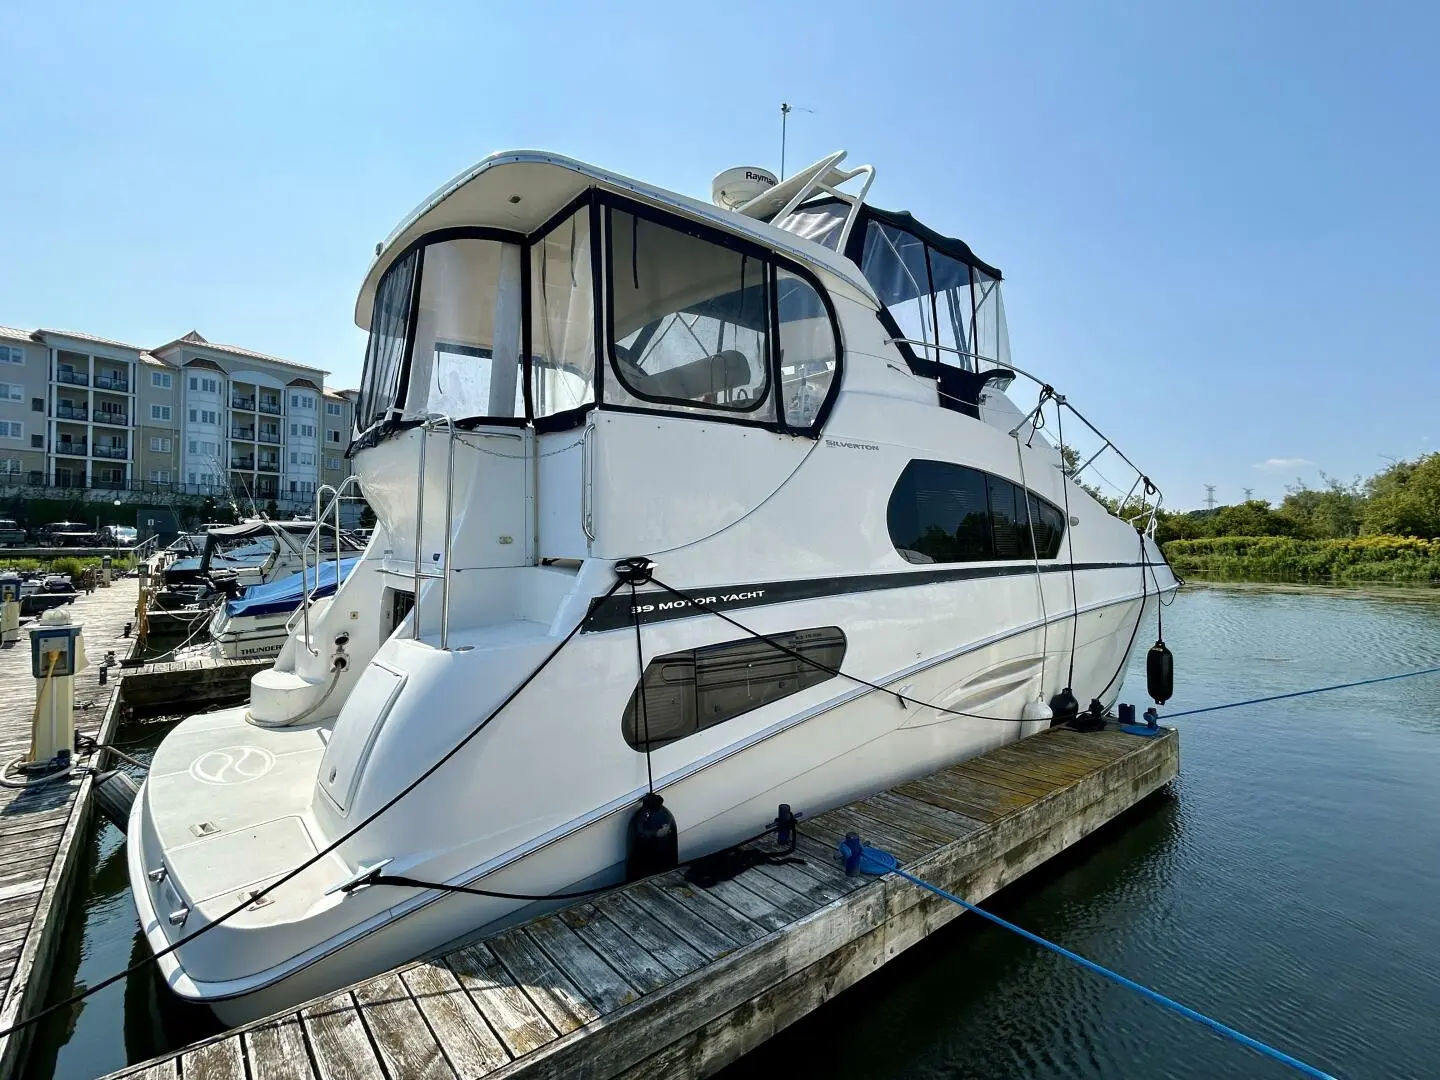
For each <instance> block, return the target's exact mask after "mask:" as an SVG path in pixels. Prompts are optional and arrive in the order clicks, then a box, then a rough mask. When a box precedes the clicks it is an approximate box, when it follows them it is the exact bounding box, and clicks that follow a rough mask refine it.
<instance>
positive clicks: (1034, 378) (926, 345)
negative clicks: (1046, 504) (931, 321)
mask: <svg viewBox="0 0 1440 1080" xmlns="http://www.w3.org/2000/svg"><path fill="white" fill-rule="evenodd" d="M901 343H903V344H906V345H915V346H918V347H920V348H922V349H934V350H936V351H937V352H945V353H951V354H953V355H955V356H963V357H967V358H969V359H972V360H977V361H978V360H984V361H985V362H986V363H990V364H994V365H995V366H996V367H999V368H1004V369H1005V370H1006V371H1013V372H1015V374H1017V375H1024V376H1025V378H1027V379H1029V380H1030V381H1031V382H1033V383H1034V384H1035V385H1036V386H1039V387H1040V388H1041V389H1049V391H1050V396H1051V397H1052V399H1053V400H1054V401H1055V402H1056V404H1057V406H1059V407H1062V408H1066V409H1069V410H1070V411H1071V412H1072V413H1073V414H1074V415H1075V418H1076V419H1077V420H1079V421H1080V422H1081V423H1082V424H1084V425H1085V426H1086V427H1087V428H1089V429H1090V431H1091V433H1092V434H1094V435H1095V437H1096V438H1098V439H1102V440H1104V442H1105V445H1104V446H1102V447H1101V448H1100V449H1099V450H1098V451H1096V452H1095V453H1094V454H1092V455H1091V456H1090V458H1089V460H1087V461H1086V462H1085V464H1084V465H1082V466H1081V467H1080V468H1078V469H1076V470H1075V471H1074V472H1073V473H1068V474H1067V475H1068V476H1069V478H1070V479H1072V480H1075V479H1076V478H1077V477H1079V475H1080V474H1081V473H1082V472H1084V471H1085V470H1086V469H1088V468H1089V467H1090V465H1091V463H1092V462H1094V460H1095V459H1096V458H1098V457H1099V456H1100V455H1101V454H1103V453H1104V452H1105V451H1106V450H1107V449H1109V450H1114V451H1115V456H1116V457H1118V458H1119V459H1120V460H1121V461H1123V462H1124V463H1125V464H1126V465H1128V466H1130V468H1131V469H1133V470H1134V471H1135V475H1136V476H1137V477H1138V478H1139V479H1138V480H1137V484H1138V483H1141V482H1143V483H1144V484H1145V485H1146V486H1147V488H1148V490H1149V491H1152V492H1153V493H1154V494H1155V495H1156V499H1155V505H1154V506H1153V507H1152V508H1151V509H1150V526H1151V527H1153V526H1154V523H1155V516H1156V514H1158V512H1159V509H1160V503H1161V501H1162V500H1163V499H1164V495H1163V493H1162V492H1161V491H1160V489H1159V488H1158V487H1157V486H1156V485H1155V483H1154V482H1153V481H1152V480H1151V479H1150V477H1149V476H1148V475H1146V473H1145V471H1144V470H1143V469H1141V468H1140V466H1138V465H1136V464H1135V463H1134V462H1133V461H1131V460H1130V459H1129V458H1128V457H1126V456H1125V452H1124V451H1123V450H1121V449H1120V448H1119V447H1118V446H1116V445H1115V442H1114V440H1112V439H1111V438H1110V437H1109V436H1108V435H1106V434H1105V433H1104V432H1103V431H1101V430H1100V429H1099V428H1097V427H1096V426H1095V425H1094V424H1092V423H1091V422H1090V421H1089V420H1088V419H1087V418H1086V417H1085V414H1084V413H1082V412H1081V411H1080V410H1079V409H1077V408H1075V406H1074V405H1071V404H1070V402H1069V401H1068V400H1066V398H1065V396H1064V395H1063V394H1060V393H1057V392H1056V391H1055V389H1054V387H1053V386H1051V384H1050V383H1049V382H1048V381H1046V380H1045V379H1042V378H1040V376H1038V375H1036V374H1034V373H1032V372H1029V371H1026V370H1025V369H1024V368H1022V367H1020V366H1019V365H1017V364H1012V363H1010V362H1009V361H1008V360H1007V361H1004V362H1002V361H1000V360H997V359H996V358H995V357H993V356H985V355H983V354H982V353H976V352H968V351H966V350H965V349H957V348H954V347H953V346H950V345H941V344H939V343H937V342H933V341H917V340H915V339H914V338H905V337H893V338H886V339H885V344H887V345H898V344H901ZM1033 415H1034V413H1033V411H1032V413H1031V416H1032V417H1033ZM1130 491H1131V494H1133V493H1134V491H1135V488H1134V486H1132V487H1131V489H1130ZM1125 501H1126V502H1128V501H1129V496H1128V495H1127V496H1126V500H1125ZM1124 505H1125V504H1124V503H1121V507H1122V509H1123V507H1124ZM1115 516H1116V517H1121V515H1120V514H1119V513H1118V512H1117V513H1116V515H1115ZM1144 516H1145V515H1144V512H1143V511H1142V512H1141V514H1139V515H1138V516H1137V518H1136V519H1135V520H1138V518H1139V517H1144ZM1122 520H1127V519H1123V518H1122ZM1132 523H1133V521H1132Z"/></svg>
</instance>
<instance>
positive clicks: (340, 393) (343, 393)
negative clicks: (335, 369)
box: [324, 386, 360, 401]
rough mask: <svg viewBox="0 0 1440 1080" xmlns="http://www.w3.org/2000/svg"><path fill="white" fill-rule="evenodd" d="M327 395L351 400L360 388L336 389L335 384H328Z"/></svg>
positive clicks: (325, 391)
mask: <svg viewBox="0 0 1440 1080" xmlns="http://www.w3.org/2000/svg"><path fill="white" fill-rule="evenodd" d="M324 393H325V396H326V397H333V398H340V399H341V400H342V401H351V400H353V399H354V397H355V395H356V394H358V393H360V391H359V390H336V389H335V388H334V387H333V386H327V387H325V390H324Z"/></svg>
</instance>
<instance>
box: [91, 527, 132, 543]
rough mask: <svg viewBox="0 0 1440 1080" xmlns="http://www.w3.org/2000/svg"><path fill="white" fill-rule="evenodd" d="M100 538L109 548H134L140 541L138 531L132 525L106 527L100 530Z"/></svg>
mask: <svg viewBox="0 0 1440 1080" xmlns="http://www.w3.org/2000/svg"><path fill="white" fill-rule="evenodd" d="M100 538H101V539H102V540H104V541H105V543H106V544H107V545H109V546H111V547H134V546H135V545H136V543H138V542H139V540H140V530H139V529H136V528H135V527H134V526H132V525H106V526H105V528H103V529H101V530H100Z"/></svg>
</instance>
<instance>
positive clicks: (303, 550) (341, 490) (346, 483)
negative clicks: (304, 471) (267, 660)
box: [285, 473, 360, 656]
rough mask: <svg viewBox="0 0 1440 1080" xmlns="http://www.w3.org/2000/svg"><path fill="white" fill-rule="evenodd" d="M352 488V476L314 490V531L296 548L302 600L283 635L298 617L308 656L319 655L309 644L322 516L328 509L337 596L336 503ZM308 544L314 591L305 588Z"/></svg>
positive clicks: (338, 529)
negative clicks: (327, 499)
mask: <svg viewBox="0 0 1440 1080" xmlns="http://www.w3.org/2000/svg"><path fill="white" fill-rule="evenodd" d="M352 485H353V486H355V487H358V486H359V485H360V477H359V476H357V475H355V474H354V473H351V474H350V475H349V476H347V477H346V478H345V479H344V480H342V481H340V485H339V486H338V487H331V486H330V485H329V484H321V485H320V486H319V487H317V488H316V489H315V527H314V528H313V529H312V530H311V531H310V534H309V535H308V536H306V537H305V541H304V543H303V544H301V545H300V592H301V594H302V596H303V599H302V600H301V602H300V610H299V611H298V612H295V613H294V614H292V615H291V616H290V618H289V619H287V620H286V622H285V630H286V632H287V633H288V632H289V631H290V630H292V629H293V628H294V626H295V618H296V616H297V615H298V616H300V618H301V620H302V621H303V623H304V631H305V648H306V650H308V651H309V653H310V655H311V656H319V655H320V652H319V650H318V649H315V648H313V647H312V646H311V644H310V605H311V604H312V603H313V602H314V600H315V594H316V593H318V592H319V591H320V566H321V563H322V562H323V561H324V558H323V556H324V552H322V551H321V550H320V540H321V538H322V537H323V535H324V531H325V515H326V514H328V513H329V512H330V511H331V510H332V509H333V510H334V511H335V589H336V591H337V592H338V591H339V589H340V534H341V531H342V530H341V526H340V503H341V500H342V499H343V498H344V497H345V492H346V490H347V489H348V488H350V487H351V486H352ZM327 491H328V492H330V502H329V503H328V504H326V505H325V507H324V508H323V509H322V508H321V505H320V497H321V496H322V495H323V494H324V493H325V492H327ZM312 540H313V541H314V544H315V587H314V589H311V588H310V586H309V576H308V574H307V570H308V568H309V564H310V544H311V541H312Z"/></svg>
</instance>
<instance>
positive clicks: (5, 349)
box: [0, 345, 25, 364]
mask: <svg viewBox="0 0 1440 1080" xmlns="http://www.w3.org/2000/svg"><path fill="white" fill-rule="evenodd" d="M23 363H25V350H24V349H22V348H20V347H19V346H17V345H0V364H23Z"/></svg>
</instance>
